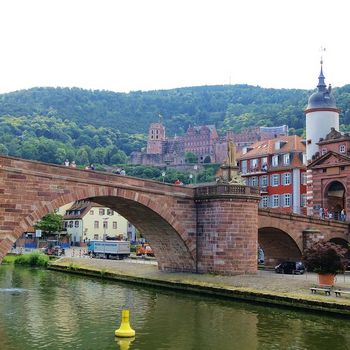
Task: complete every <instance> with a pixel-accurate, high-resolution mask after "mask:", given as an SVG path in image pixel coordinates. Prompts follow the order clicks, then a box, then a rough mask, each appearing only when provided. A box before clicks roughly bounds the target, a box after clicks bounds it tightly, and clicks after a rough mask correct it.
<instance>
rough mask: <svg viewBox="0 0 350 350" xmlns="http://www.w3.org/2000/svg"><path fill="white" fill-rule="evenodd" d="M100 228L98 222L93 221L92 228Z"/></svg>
mask: <svg viewBox="0 0 350 350" xmlns="http://www.w3.org/2000/svg"><path fill="white" fill-rule="evenodd" d="M99 227H100V224H99V222H98V221H97V220H96V221H94V228H99Z"/></svg>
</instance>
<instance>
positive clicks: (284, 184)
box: [238, 135, 306, 214]
mask: <svg viewBox="0 0 350 350" xmlns="http://www.w3.org/2000/svg"><path fill="white" fill-rule="evenodd" d="M305 152H306V147H305V141H304V140H302V139H301V138H300V137H299V136H296V135H293V136H282V137H277V138H274V139H272V140H265V141H259V142H256V143H254V144H253V145H251V146H250V147H249V148H246V149H243V151H242V153H241V154H239V155H238V161H239V168H240V172H241V176H242V177H243V178H244V179H245V182H246V184H247V185H249V186H257V187H259V188H260V193H261V201H260V207H261V208H271V209H272V210H276V211H283V212H290V213H292V212H293V213H297V214H300V213H302V214H305V213H306V157H305Z"/></svg>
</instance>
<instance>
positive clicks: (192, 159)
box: [185, 152, 198, 163]
mask: <svg viewBox="0 0 350 350" xmlns="http://www.w3.org/2000/svg"><path fill="white" fill-rule="evenodd" d="M185 162H186V163H198V157H197V156H196V155H195V154H194V153H192V152H186V153H185Z"/></svg>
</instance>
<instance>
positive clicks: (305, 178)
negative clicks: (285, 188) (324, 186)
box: [300, 172, 307, 185]
mask: <svg viewBox="0 0 350 350" xmlns="http://www.w3.org/2000/svg"><path fill="white" fill-rule="evenodd" d="M300 177H301V180H300V182H301V184H302V185H306V184H307V176H306V173H305V172H304V173H301V174H300Z"/></svg>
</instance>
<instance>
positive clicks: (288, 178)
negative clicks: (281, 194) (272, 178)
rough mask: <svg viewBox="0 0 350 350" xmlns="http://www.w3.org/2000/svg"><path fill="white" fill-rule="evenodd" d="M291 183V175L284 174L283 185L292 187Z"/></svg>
mask: <svg viewBox="0 0 350 350" xmlns="http://www.w3.org/2000/svg"><path fill="white" fill-rule="evenodd" d="M290 183H291V176H290V173H284V174H282V185H290Z"/></svg>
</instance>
